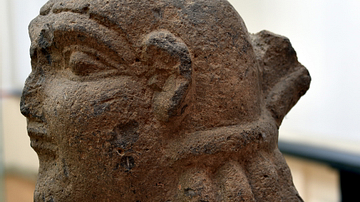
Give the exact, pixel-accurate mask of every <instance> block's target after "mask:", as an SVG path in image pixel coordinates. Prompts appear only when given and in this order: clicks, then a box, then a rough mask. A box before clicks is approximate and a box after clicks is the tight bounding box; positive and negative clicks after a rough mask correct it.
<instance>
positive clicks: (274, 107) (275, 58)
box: [251, 31, 311, 126]
mask: <svg viewBox="0 0 360 202" xmlns="http://www.w3.org/2000/svg"><path fill="white" fill-rule="evenodd" d="M251 37H252V41H253V45H254V49H255V53H256V54H257V60H258V61H259V64H260V67H262V68H261V70H262V91H263V93H264V96H265V102H266V107H267V109H268V110H269V111H270V112H271V113H272V115H273V117H274V119H275V120H276V122H277V124H278V125H279V126H280V124H281V122H282V120H283V118H284V116H285V115H286V114H287V113H288V112H289V110H290V109H291V108H292V107H293V106H294V105H295V104H296V102H297V101H298V100H299V99H300V97H301V96H302V95H304V94H305V93H306V91H307V90H308V89H309V85H310V80H311V78H310V75H309V72H308V71H307V69H306V68H305V67H304V66H303V65H301V64H300V63H299V62H298V60H297V56H296V52H295V50H294V49H293V47H292V46H291V43H290V41H289V39H287V38H286V37H283V36H279V35H276V34H273V33H271V32H269V31H261V32H259V33H257V34H255V35H252V36H251Z"/></svg>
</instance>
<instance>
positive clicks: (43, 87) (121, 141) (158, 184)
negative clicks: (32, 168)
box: [21, 0, 310, 202]
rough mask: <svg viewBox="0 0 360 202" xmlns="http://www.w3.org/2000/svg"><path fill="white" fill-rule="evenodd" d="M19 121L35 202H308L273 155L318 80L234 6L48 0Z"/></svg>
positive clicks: (220, 0)
mask: <svg viewBox="0 0 360 202" xmlns="http://www.w3.org/2000/svg"><path fill="white" fill-rule="evenodd" d="M29 32H30V37H31V49H30V53H31V59H32V68H33V69H32V73H31V74H30V76H29V78H28V79H27V81H26V84H25V87H24V91H23V96H22V100H21V112H22V113H23V114H24V116H26V117H27V119H28V133H29V136H30V139H31V146H32V147H33V148H34V150H35V151H36V152H37V154H38V156H39V159H40V169H39V177H38V181H37V186H36V190H35V195H34V199H35V201H47V202H58V201H61V202H63V201H87V202H88V201H126V202H128V201H129V202H130V201H134V202H135V201H137V202H140V201H141V202H145V201H151V202H154V201H163V202H165V201H167V202H170V201H172V202H175V201H176V202H177V201H179V202H180V201H202V202H205V201H209V202H210V201H276V202H277V201H301V198H300V197H299V195H298V193H297V191H296V189H295V188H294V186H293V183H292V179H291V174H290V171H289V169H288V167H287V165H286V163H285V160H284V158H283V157H282V155H281V153H280V152H279V150H278V148H277V139H278V128H279V126H280V124H281V121H282V119H283V117H284V116H285V114H286V113H287V112H288V111H289V110H290V109H291V107H293V105H294V104H295V103H296V102H297V101H298V99H299V98H300V97H301V96H302V95H303V94H304V93H305V92H306V91H307V89H308V87H309V83H310V76H309V74H308V72H307V70H306V69H305V68H304V67H303V66H302V65H301V64H300V63H299V62H298V61H297V57H296V53H295V51H294V49H293V48H292V46H291V44H290V42H289V40H288V39H287V38H285V37H282V36H279V35H275V34H273V33H271V32H268V31H262V32H260V33H258V34H254V35H251V34H249V33H248V31H247V29H246V27H245V24H244V22H243V21H242V19H241V17H240V16H239V15H238V14H237V12H236V11H235V10H234V8H233V7H232V6H231V5H230V4H229V3H228V2H227V1H225V0H156V1H149V0H146V1H145V0H107V1H105V0H101V1H100V0H50V1H49V2H48V3H47V4H46V5H44V7H43V8H41V11H40V15H39V16H38V17H36V18H35V19H34V20H33V21H32V22H31V24H30V26H29Z"/></svg>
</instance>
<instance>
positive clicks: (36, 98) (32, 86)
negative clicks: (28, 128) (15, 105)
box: [20, 73, 43, 120]
mask: <svg viewBox="0 0 360 202" xmlns="http://www.w3.org/2000/svg"><path fill="white" fill-rule="evenodd" d="M42 80H43V79H41V78H35V77H34V74H33V73H31V74H30V76H29V77H28V78H27V79H26V82H25V86H24V89H23V92H22V95H21V99H20V112H21V114H22V115H24V116H25V117H27V118H35V119H39V120H43V115H42V112H41V96H42V95H41V93H40V89H41V87H42V85H41V84H42Z"/></svg>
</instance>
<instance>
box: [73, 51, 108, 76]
mask: <svg viewBox="0 0 360 202" xmlns="http://www.w3.org/2000/svg"><path fill="white" fill-rule="evenodd" d="M69 67H70V69H71V71H72V72H73V73H74V74H75V75H78V76H88V75H90V74H93V73H102V71H105V70H106V69H107V68H108V67H107V66H106V65H104V64H103V63H102V62H101V61H100V59H99V58H97V57H95V56H91V55H89V54H87V53H84V52H80V51H75V52H73V53H72V54H71V56H70V60H69Z"/></svg>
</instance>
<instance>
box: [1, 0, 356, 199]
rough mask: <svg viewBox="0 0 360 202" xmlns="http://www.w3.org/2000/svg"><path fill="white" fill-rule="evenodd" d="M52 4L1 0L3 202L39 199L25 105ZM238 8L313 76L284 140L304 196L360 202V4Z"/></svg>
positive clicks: (291, 2) (257, 3)
mask: <svg viewBox="0 0 360 202" xmlns="http://www.w3.org/2000/svg"><path fill="white" fill-rule="evenodd" d="M45 2H46V0H30V1H29V0H0V78H1V84H0V85H1V86H0V102H1V103H0V201H7V202H23V201H32V200H33V199H32V193H33V190H34V186H35V181H36V173H37V169H38V159H37V156H36V154H35V152H34V151H33V150H32V149H31V148H30V146H29V145H30V142H29V138H28V136H27V134H26V120H25V118H24V117H23V116H22V115H21V114H20V112H19V102H20V95H21V90H22V87H23V85H24V81H25V79H26V77H27V75H28V74H29V73H30V70H31V67H30V58H29V51H28V50H29V46H30V40H29V38H28V32H27V26H28V24H29V22H30V20H31V19H33V18H34V17H35V16H36V15H38V12H39V9H40V7H41V6H42V5H43V4H44V3H45ZM230 2H231V3H232V4H233V5H234V7H235V8H236V9H237V11H238V12H239V13H240V15H241V16H242V18H243V19H244V21H245V23H246V25H247V28H248V30H249V32H251V33H256V32H259V31H261V30H263V29H266V30H269V31H272V32H274V33H277V34H280V35H284V36H286V37H288V38H289V39H290V41H291V43H292V45H293V47H294V48H295V50H296V51H297V55H298V59H299V61H300V62H301V63H302V64H303V65H304V66H306V67H307V68H308V70H309V71H310V74H311V77H312V83H311V86H310V90H309V91H308V92H307V93H306V95H305V96H304V97H303V98H301V99H300V101H299V102H298V104H297V105H296V106H295V107H294V108H293V109H292V110H291V111H290V113H289V114H288V115H287V116H286V117H285V119H284V121H283V124H282V126H281V128H280V140H279V147H280V149H281V150H282V152H283V153H284V154H285V157H286V160H287V162H288V164H289V166H290V169H291V171H292V174H293V179H294V183H295V186H296V187H297V189H298V191H299V193H300V195H301V196H302V197H303V199H304V200H305V201H307V202H337V201H341V193H343V195H346V196H347V197H348V198H347V199H345V198H343V201H357V200H355V199H354V198H351V197H352V195H351V194H352V193H353V192H352V191H353V190H359V188H360V187H359V185H358V181H356V180H357V179H359V177H358V176H359V173H360V135H359V127H358V126H359V124H360V118H359V115H360V107H358V106H357V104H358V103H360V92H359V90H360V88H359V87H360V79H359V78H358V77H359V76H360V68H359V66H360V51H359V50H358V49H359V47H360V39H359V36H360V12H359V11H360V1H358V0H342V1H339V0H338V1H335V0H317V1H311V0H302V1H295V0H272V1H268V0H251V1H250V0H230ZM351 182H356V184H354V185H351V186H349V183H351ZM341 188H342V190H341Z"/></svg>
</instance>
